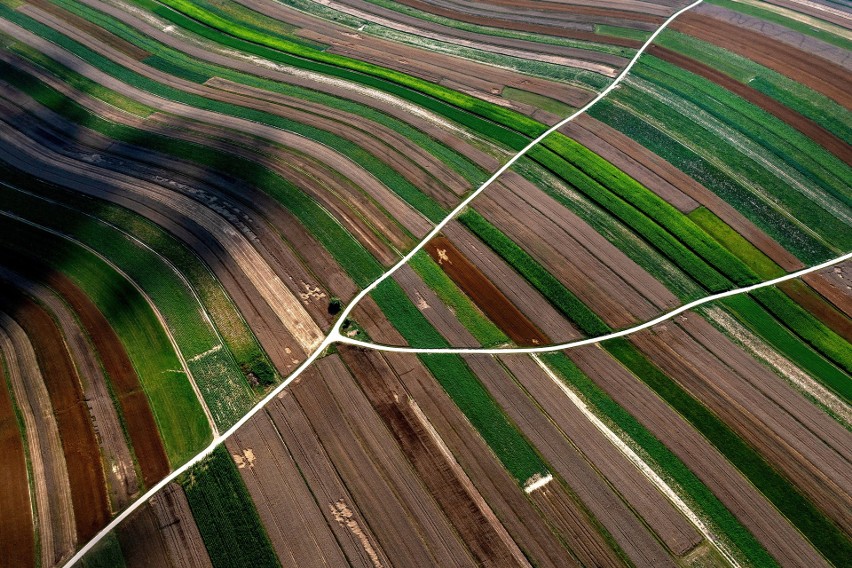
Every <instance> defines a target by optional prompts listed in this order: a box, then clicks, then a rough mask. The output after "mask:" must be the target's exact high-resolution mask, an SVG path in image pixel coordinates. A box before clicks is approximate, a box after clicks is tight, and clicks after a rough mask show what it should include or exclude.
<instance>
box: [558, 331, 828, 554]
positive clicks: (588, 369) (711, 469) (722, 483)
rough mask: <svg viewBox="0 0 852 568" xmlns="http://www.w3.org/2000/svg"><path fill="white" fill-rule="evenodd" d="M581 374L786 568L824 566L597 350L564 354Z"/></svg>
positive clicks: (714, 454)
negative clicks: (679, 462) (663, 447)
mask: <svg viewBox="0 0 852 568" xmlns="http://www.w3.org/2000/svg"><path fill="white" fill-rule="evenodd" d="M566 354H567V355H568V356H570V357H571V359H573V360H574V362H575V363H577V365H578V366H579V367H580V369H581V370H582V371H583V372H584V373H585V374H586V375H587V376H589V377H590V378H591V379H592V380H594V381H595V383H597V384H598V385H599V386H600V387H601V388H603V390H604V391H606V393H607V394H608V395H609V396H610V397H612V399H613V400H615V402H617V403H618V404H620V405H621V406H623V407H624V409H625V410H627V411H628V412H630V414H632V415H633V416H634V417H636V419H637V420H638V421H639V422H640V423H642V424H643V425H644V426H645V427H646V428H648V430H649V431H650V432H651V433H652V434H653V435H654V436H656V437H657V439H659V440H660V441H661V442H663V443H664V444H665V445H666V446H667V447H668V448H669V449H671V451H672V452H673V453H674V454H675V455H676V456H677V457H678V458H679V459H680V460H682V461H683V463H684V464H685V465H686V466H687V467H688V468H689V469H690V470H691V471H692V472H694V473H695V475H696V476H697V477H698V478H699V479H700V480H701V481H702V482H703V483H704V484H706V485H707V487H708V488H709V489H710V490H711V491H713V493H714V494H715V495H716V496H717V497H718V498H719V500H720V501H721V502H722V503H723V504H724V505H725V506H726V507H727V508H728V509H729V510H730V511H731V512H732V513H733V514H734V515H735V516H736V517H737V518H738V519H739V521H740V522H741V523H742V524H743V525H744V526H745V527H746V528H747V529H748V530H750V531H751V532H752V534H754V535H755V537H756V538H757V539H758V540H759V541H760V542H761V544H762V545H763V546H764V547H766V549H767V551H768V552H769V553H770V554H772V555H773V556H774V557H775V558H777V559H778V560H779V562H781V563H782V565H785V566H795V567H798V568H807V567H811V566H828V565H827V563H826V562H825V560H824V559H823V558H822V557H821V556H820V555H819V554H818V553H817V552H816V551H815V550H814V549H813V548H812V547H811V545H810V544H809V543H808V542H807V541H806V540H805V539H804V538H803V537H802V535H801V534H800V533H799V532H798V531H797V530H796V529H795V528H794V527H793V526H792V525H791V524H790V523H789V521H787V519H786V518H784V517H783V516H782V515H781V514H780V513H778V510H777V509H775V507H774V506H772V504H770V503H769V502H768V501H767V500H766V498H765V497H764V496H763V495H762V494H761V493H760V492H758V491H757V490H756V489H755V488H754V486H753V485H751V484H750V483H749V482H748V481H747V480H746V479H745V477H744V476H743V475H742V474H741V473H740V472H739V471H738V470H737V469H736V468H734V467H733V466H732V465H731V464H730V462H729V461H728V460H727V459H726V458H725V457H724V456H722V455H721V454H720V453H719V451H718V450H717V449H716V448H715V447H713V446H712V445H711V444H710V443H709V442H708V441H707V439H706V438H704V437H703V436H702V435H701V434H700V433H698V431H696V430H695V429H694V428H693V427H692V426H691V425H690V424H689V423H688V422H686V421H685V420H684V419H683V417H682V416H680V414H678V413H677V412H675V411H674V410H673V409H672V408H671V407H670V406H669V405H668V404H666V403H665V402H664V401H663V400H662V399H660V398H659V397H658V396H657V395H656V393H654V392H653V391H652V390H651V389H649V388H648V387H647V386H646V385H645V384H644V383H642V382H641V381H640V380H639V379H638V378H636V377H635V376H634V375H632V374H631V373H630V372H629V371H628V370H627V369H626V368H625V367H624V366H623V365H621V364H620V363H619V362H618V361H616V360H615V359H613V358H612V357H611V356H610V355H609V354H607V353H606V352H605V351H603V350H602V349H601V348H600V347H599V346H588V347H579V348H576V349H571V350H570V351H567V352H566Z"/></svg>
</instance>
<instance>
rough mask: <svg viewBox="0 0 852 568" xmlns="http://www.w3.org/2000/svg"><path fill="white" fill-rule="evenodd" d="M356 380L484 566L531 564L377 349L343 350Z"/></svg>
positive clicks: (464, 540) (342, 352) (477, 559)
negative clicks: (374, 350) (373, 350)
mask: <svg viewBox="0 0 852 568" xmlns="http://www.w3.org/2000/svg"><path fill="white" fill-rule="evenodd" d="M341 357H342V358H343V360H344V361H345V362H346V363H347V364H348V365H349V368H350V369H351V370H352V373H353V375H354V376H355V379H356V380H357V381H358V384H359V385H361V388H362V389H364V393H365V394H366V395H367V398H369V399H370V402H371V404H372V405H373V408H375V409H376V412H377V413H378V414H379V416H381V417H382V419H383V421H384V423H385V424H386V425H387V427H388V429H389V430H390V431H391V432H392V433H393V435H394V438H395V439H396V441H397V443H399V445H400V448H401V449H402V451H403V453H404V454H405V456H406V457H407V458H408V460H409V462H411V464H412V465H413V467H414V469H415V471H417V472H418V474H419V476H420V478H421V479H422V480H423V482H424V483H425V485H426V487H427V488H428V489H429V491H430V492H431V493H432V495H433V496H434V497H435V499H436V500H437V501H438V504H439V505H440V506H441V508H442V509H443V510H444V512H445V513H446V515H447V517H448V518H449V520H450V521H451V522H452V523H453V526H454V527H455V529H456V531H457V532H458V533H459V535H460V537H461V539H462V540H463V542H464V543H465V544H466V545H467V546H468V548H469V549H470V551H471V553H472V554H473V555H474V558H475V559H476V561H477V562H478V563H480V564H481V565H493V566H529V563H528V561H527V560H526V558H524V556H523V554H522V553H521V551H520V549H519V548H518V546H517V544H516V543H515V541H514V540H512V538H511V537H510V536H509V534H508V532H507V531H506V529H505V527H504V526H503V525H502V524H501V523H500V521H499V520H498V519H497V517H496V516H495V515H494V513H493V511H492V510H491V508H490V507H489V506H488V505H487V503H486V502H485V501H484V499H483V497H482V495H481V494H480V493H479V492H478V491H477V490H476V487H475V486H474V485H473V484H472V483H471V480H470V478H468V477H467V475H466V474H465V473H464V470H463V469H462V468H461V467H460V466H459V464H458V462H456V460H455V458H454V457H453V455H452V453H450V452H449V449H448V448H447V447H446V445H445V444H444V442H443V440H442V439H441V438H440V435H438V434H437V432H436V431H435V430H434V427H433V426H432V425H431V424H430V423H429V422H428V419H427V418H426V417H425V415H424V414H423V412H422V411H421V410H420V409H419V406H417V404H416V402H415V401H413V400H411V399H409V397H408V395H407V393H405V391H404V389H402V386H401V384H400V383H399V380H398V378H397V377H396V375H395V374H394V372H393V370H392V369H391V368H390V366H389V365H388V364H387V362H386V361H385V360H384V359H382V357H381V356H380V355H379V354H378V353H371V352H366V351H362V350H360V349H351V348H344V349H341Z"/></svg>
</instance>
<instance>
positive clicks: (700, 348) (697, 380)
mask: <svg viewBox="0 0 852 568" xmlns="http://www.w3.org/2000/svg"><path fill="white" fill-rule="evenodd" d="M632 338H633V341H634V343H636V345H637V346H638V347H639V348H640V349H641V350H642V351H643V352H644V353H645V354H646V356H648V358H649V359H650V360H651V361H653V362H654V363H655V364H657V365H658V366H660V368H661V369H662V370H663V371H664V372H666V373H667V374H668V375H669V376H670V377H672V378H674V379H675V380H677V381H678V382H679V383H680V384H681V385H683V386H684V388H686V389H687V390H688V391H689V392H691V393H692V395H693V396H695V397H696V398H698V399H699V400H700V401H701V402H702V403H704V404H705V405H707V406H708V408H710V409H711V410H713V411H714V412H715V413H716V414H717V415H718V416H719V417H720V418H721V419H722V420H724V421H725V422H726V423H727V424H728V425H729V426H730V427H731V428H732V429H733V430H734V431H735V432H736V433H737V434H738V435H739V436H741V437H742V438H743V439H744V440H745V441H746V442H748V443H749V444H750V445H751V446H752V447H754V448H755V449H756V450H757V451H758V452H759V453H760V454H761V455H762V456H763V457H764V458H765V459H766V460H767V461H768V462H769V463H770V464H772V465H773V466H774V467H775V468H776V469H778V470H779V472H781V473H783V474H784V475H785V476H786V477H787V478H788V479H790V480H791V481H792V482H793V484H794V485H796V486H797V487H798V488H799V490H800V491H802V492H803V493H804V495H806V496H808V497H809V498H810V499H811V500H812V501H813V503H814V504H815V505H817V506H818V507H820V508H821V509H823V510H824V511H825V513H826V514H827V515H828V516H829V517H830V518H832V519H833V520H834V521H835V522H837V523H838V525H839V526H841V527H843V528H845V529H846V530H848V529H849V527H850V526H852V515H850V511H852V497H850V495H849V493H848V492H847V491H846V489H844V488H845V487H846V486H847V485H846V484H847V481H848V468H849V462H850V457H852V456H850V449H849V443H848V442H849V438H848V436H849V433H848V432H847V431H846V430H845V429H844V428H843V427H842V426H841V425H840V424H839V423H837V422H836V421H834V420H832V419H831V418H830V417H828V416H827V415H826V414H825V413H823V412H822V411H821V410H820V409H819V408H817V407H816V406H814V405H811V404H804V403H803V400H804V399H802V397H801V395H800V394H799V393H798V392H796V391H795V390H793V389H792V387H790V386H789V385H787V384H786V383H785V382H783V381H779V380H778V377H777V376H775V375H774V374H773V373H772V372H771V371H769V370H768V369H767V368H766V367H764V366H763V365H761V364H760V363H758V362H757V361H755V360H754V359H753V358H752V357H751V356H749V355H748V354H746V353H744V352H743V351H742V350H741V349H739V348H738V347H736V346H734V345H733V344H732V343H731V341H730V340H728V339H727V338H726V337H725V336H724V335H723V334H722V333H721V332H719V331H718V330H716V329H715V328H714V327H712V326H711V325H710V324H709V323H708V322H706V321H705V320H704V319H703V318H700V317H697V316H695V315H692V316H687V317H685V318H681V320H680V322H679V324H678V325H671V324H665V325H660V326H656V327H655V328H653V332H644V331H643V332H641V333H637V334H635V335H633V336H632Z"/></svg>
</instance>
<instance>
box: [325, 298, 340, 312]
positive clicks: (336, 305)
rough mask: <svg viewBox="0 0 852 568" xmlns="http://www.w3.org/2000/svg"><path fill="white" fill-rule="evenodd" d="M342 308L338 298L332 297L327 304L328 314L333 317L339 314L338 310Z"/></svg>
mask: <svg viewBox="0 0 852 568" xmlns="http://www.w3.org/2000/svg"><path fill="white" fill-rule="evenodd" d="M342 308H343V304H341V302H340V298H337V297H334V298H332V299H331V301H330V302H329V303H328V313H330V314H331V315H333V316H336V315H337V314H339V313H340V310H341V309H342Z"/></svg>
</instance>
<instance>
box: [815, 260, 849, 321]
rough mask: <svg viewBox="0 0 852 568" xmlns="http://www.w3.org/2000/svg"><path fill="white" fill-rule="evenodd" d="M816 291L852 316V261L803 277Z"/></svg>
mask: <svg viewBox="0 0 852 568" xmlns="http://www.w3.org/2000/svg"><path fill="white" fill-rule="evenodd" d="M803 280H804V281H805V282H807V283H808V284H810V285H811V286H813V287H814V289H815V290H816V291H818V292H819V293H820V294H822V295H823V296H824V297H825V298H826V299H828V300H829V301H830V302H831V303H832V304H834V307H836V308H837V309H838V310H840V311H842V312H843V313H844V314H846V315H847V316H848V317H852V302H850V301H849V298H850V296H852V261H848V260H847V261H846V262H841V263H840V264H836V265H834V266H831V267H829V268H826V269H823V270H820V271H819V272H816V273H812V274H808V275H807V276H805V277H804V278H803Z"/></svg>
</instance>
